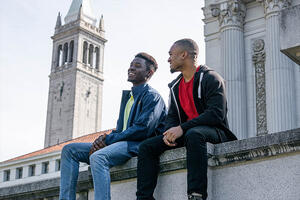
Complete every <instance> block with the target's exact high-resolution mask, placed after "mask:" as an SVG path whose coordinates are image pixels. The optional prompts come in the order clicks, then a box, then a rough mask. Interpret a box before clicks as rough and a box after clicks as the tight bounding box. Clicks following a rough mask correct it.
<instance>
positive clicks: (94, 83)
mask: <svg viewBox="0 0 300 200" xmlns="http://www.w3.org/2000/svg"><path fill="white" fill-rule="evenodd" d="M64 21H65V24H62V22H61V15H60V13H59V14H58V16H57V21H56V26H55V32H54V35H53V36H52V40H53V51H52V63H51V73H50V75H49V79H50V83H49V94H48V108H47V121H46V133H45V143H44V146H45V147H48V146H52V145H55V144H58V143H61V142H64V141H67V140H71V139H73V138H76V137H79V136H82V135H85V134H90V133H94V132H97V131H100V130H101V112H102V89H103V56H104V46H105V42H106V41H107V40H106V39H105V35H104V34H105V31H104V21H103V16H101V19H100V20H99V24H98V26H97V25H96V23H97V20H96V18H95V17H94V14H93V11H92V6H91V2H90V0H73V2H72V4H71V7H70V9H69V11H68V14H67V15H66V17H65V18H64Z"/></svg>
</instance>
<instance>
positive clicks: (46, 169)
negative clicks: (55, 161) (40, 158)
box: [42, 162, 49, 174]
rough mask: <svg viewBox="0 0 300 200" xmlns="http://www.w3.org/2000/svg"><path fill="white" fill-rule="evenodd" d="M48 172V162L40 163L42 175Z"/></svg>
mask: <svg viewBox="0 0 300 200" xmlns="http://www.w3.org/2000/svg"><path fill="white" fill-rule="evenodd" d="M48 172H49V162H43V163H42V174H47V173H48Z"/></svg>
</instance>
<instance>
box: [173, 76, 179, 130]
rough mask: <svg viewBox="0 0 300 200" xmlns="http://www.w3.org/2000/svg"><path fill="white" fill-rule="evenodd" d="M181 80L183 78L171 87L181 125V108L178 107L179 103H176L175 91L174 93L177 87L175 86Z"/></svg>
mask: <svg viewBox="0 0 300 200" xmlns="http://www.w3.org/2000/svg"><path fill="white" fill-rule="evenodd" d="M180 80H181V78H179V79H178V80H177V81H176V82H175V83H174V85H173V86H172V87H171V93H172V96H173V98H174V102H175V105H176V109H177V114H178V117H179V122H180V124H181V117H180V112H179V107H178V104H177V101H176V98H175V94H174V91H173V88H174V87H175V85H176V84H177V83H178V82H179V81H180Z"/></svg>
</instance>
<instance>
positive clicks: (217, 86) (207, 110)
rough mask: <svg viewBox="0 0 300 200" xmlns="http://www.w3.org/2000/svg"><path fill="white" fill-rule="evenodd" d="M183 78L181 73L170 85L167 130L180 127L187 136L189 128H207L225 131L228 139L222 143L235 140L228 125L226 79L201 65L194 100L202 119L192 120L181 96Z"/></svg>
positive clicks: (223, 139) (195, 80)
mask: <svg viewBox="0 0 300 200" xmlns="http://www.w3.org/2000/svg"><path fill="white" fill-rule="evenodd" d="M181 78H182V74H180V75H179V76H178V77H177V78H176V79H175V80H173V81H172V82H171V83H170V84H169V88H170V98H169V108H168V115H167V118H166V120H165V122H164V124H165V130H167V129H169V128H171V127H174V126H178V125H180V126H181V128H182V130H183V132H184V133H185V132H186V131H187V130H188V129H190V128H193V127H196V126H201V125H205V126H212V127H215V128H217V129H221V130H223V131H224V132H225V134H226V137H227V138H221V140H222V142H225V141H231V140H236V139H237V138H236V136H235V135H234V134H233V133H232V132H231V131H230V130H229V126H228V121H227V101H226V95H225V85H224V81H223V78H222V77H221V76H220V75H219V74H218V73H217V72H215V71H213V70H212V69H210V68H208V67H207V66H203V65H201V66H200V69H199V71H198V72H196V73H195V76H194V83H193V98H194V103H195V107H196V109H197V112H198V114H199V116H198V117H196V118H194V119H192V120H189V121H187V118H188V117H187V115H186V114H185V112H184V111H183V109H182V107H181V105H180V101H179V96H178V93H179V83H180V80H181Z"/></svg>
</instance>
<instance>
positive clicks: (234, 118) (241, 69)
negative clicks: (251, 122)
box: [211, 0, 247, 139]
mask: <svg viewBox="0 0 300 200" xmlns="http://www.w3.org/2000/svg"><path fill="white" fill-rule="evenodd" d="M211 8H212V15H213V16H214V17H218V18H219V23H220V36H221V65H223V67H224V78H225V80H226V92H227V100H228V121H229V126H230V129H231V130H232V131H233V132H234V133H235V134H236V136H237V137H238V138H239V139H243V138H246V137H247V128H246V127H247V126H246V125H247V124H246V123H247V113H246V111H247V110H246V103H247V102H246V101H247V100H246V69H245V56H244V54H245V51H244V34H243V23H244V18H245V12H246V9H245V5H244V4H243V3H242V2H241V1H239V0H229V1H227V2H224V3H221V4H216V5H211ZM212 56H213V55H212Z"/></svg>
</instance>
